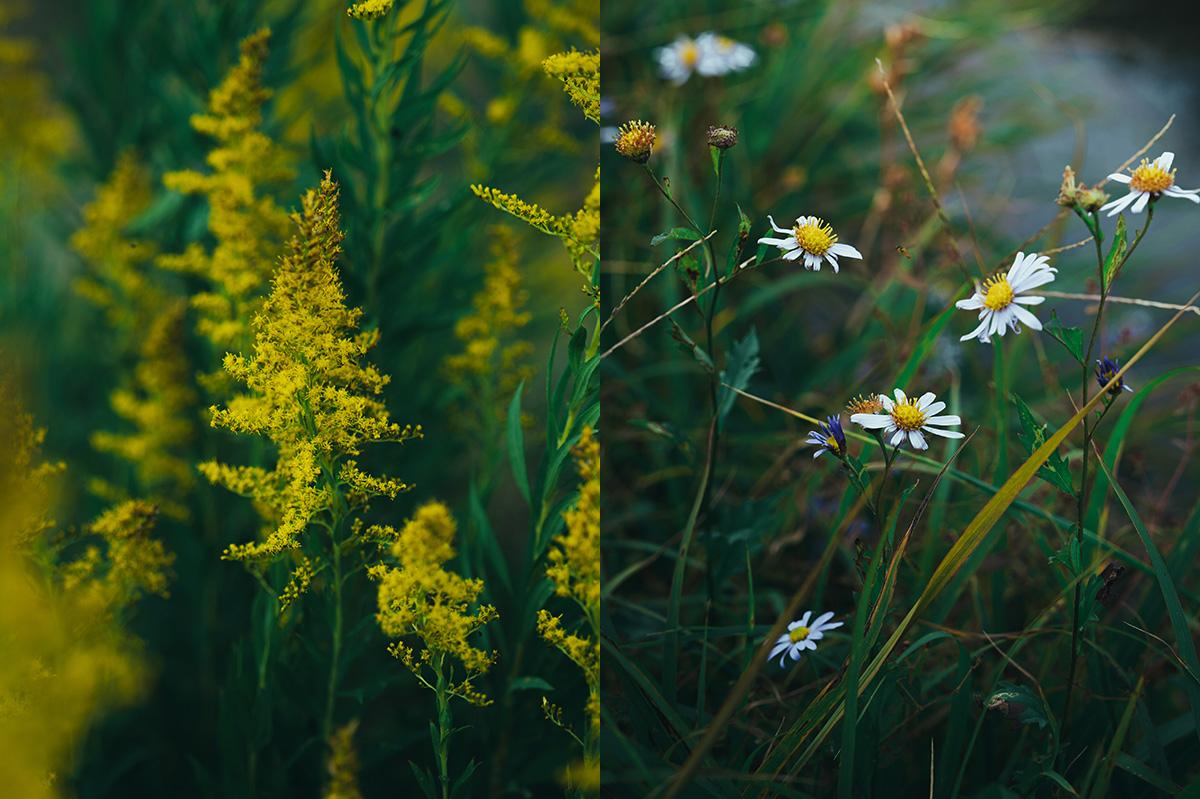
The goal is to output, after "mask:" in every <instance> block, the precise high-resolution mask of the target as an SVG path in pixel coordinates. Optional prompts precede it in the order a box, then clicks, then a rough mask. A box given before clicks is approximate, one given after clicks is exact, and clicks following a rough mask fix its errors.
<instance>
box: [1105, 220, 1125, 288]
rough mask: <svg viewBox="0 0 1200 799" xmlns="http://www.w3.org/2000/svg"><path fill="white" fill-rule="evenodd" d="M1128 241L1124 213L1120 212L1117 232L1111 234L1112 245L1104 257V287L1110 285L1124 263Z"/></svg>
mask: <svg viewBox="0 0 1200 799" xmlns="http://www.w3.org/2000/svg"><path fill="white" fill-rule="evenodd" d="M1127 241H1128V231H1127V230H1126V229H1125V215H1124V214H1122V215H1121V216H1120V217H1118V218H1117V232H1116V233H1115V234H1114V236H1113V243H1112V246H1111V247H1109V248H1108V255H1107V256H1105V258H1104V272H1103V274H1104V289H1105V290H1106V291H1107V290H1108V287H1109V286H1111V285H1112V282H1113V279H1114V278H1116V276H1117V272H1119V271H1120V270H1121V266H1122V265H1123V264H1124V263H1125V251H1126V249H1127V248H1126V243H1127Z"/></svg>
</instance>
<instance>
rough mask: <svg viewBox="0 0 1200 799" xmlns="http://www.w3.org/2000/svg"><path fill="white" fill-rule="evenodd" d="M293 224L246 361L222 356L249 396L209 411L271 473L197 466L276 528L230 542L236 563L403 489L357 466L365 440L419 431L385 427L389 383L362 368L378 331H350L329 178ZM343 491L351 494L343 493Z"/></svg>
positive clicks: (334, 192)
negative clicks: (265, 449) (261, 455)
mask: <svg viewBox="0 0 1200 799" xmlns="http://www.w3.org/2000/svg"><path fill="white" fill-rule="evenodd" d="M292 218H293V220H294V222H295V223H296V225H297V227H298V228H299V230H298V233H297V235H296V236H294V237H293V238H292V240H291V243H290V245H289V252H288V254H287V255H286V256H285V257H284V258H283V260H282V261H281V262H280V263H279V267H278V269H277V270H276V272H275V277H274V281H273V284H272V290H271V294H270V296H269V297H268V298H267V299H266V301H265V302H264V303H263V306H262V311H261V312H260V313H259V314H258V315H257V316H256V317H255V319H254V324H253V329H252V332H253V334H254V348H253V354H252V355H250V356H241V355H233V354H228V355H226V357H225V370H226V372H228V374H229V375H230V376H232V377H233V378H234V379H235V380H237V381H238V382H240V383H242V384H244V385H245V386H246V387H247V388H248V389H249V392H248V393H246V394H242V395H240V396H236V397H234V398H232V399H231V400H230V401H229V402H228V404H227V405H226V406H225V407H223V408H222V407H215V406H214V407H213V408H212V411H211V413H212V424H213V426H214V427H223V428H226V429H228V430H231V431H233V432H235V433H244V434H250V435H260V436H264V437H266V438H267V439H269V440H270V441H271V442H272V443H273V444H274V445H275V447H276V449H277V452H278V456H277V459H276V463H275V467H274V468H273V469H271V470H266V469H262V468H257V467H239V466H230V465H226V464H220V463H216V462H211V461H210V462H207V463H203V464H201V465H200V469H201V471H202V472H203V473H204V474H205V476H206V477H208V478H209V479H210V480H212V481H213V482H215V483H218V484H221V485H224V486H225V487H226V488H228V489H230V490H231V491H234V492H237V493H239V494H243V495H245V496H249V497H251V498H253V499H254V500H255V501H256V502H257V503H258V505H259V507H260V508H262V509H263V510H264V511H265V515H266V517H267V518H268V520H269V521H270V522H271V523H272V524H273V529H269V530H268V531H267V535H266V537H265V539H264V540H262V541H255V542H252V543H247V544H233V545H231V546H230V547H229V548H228V549H227V550H226V551H225V553H224V555H223V557H225V558H228V559H233V560H267V559H272V558H275V557H277V556H278V555H280V554H281V553H283V552H285V551H287V550H290V549H297V548H299V547H300V546H301V541H300V536H301V534H302V533H304V531H305V530H306V529H307V528H308V526H309V524H310V523H311V522H312V520H313V518H314V517H315V516H317V515H318V514H320V513H322V512H326V511H328V512H329V513H330V514H331V515H333V516H335V517H339V518H340V517H343V516H345V514H346V513H347V512H348V511H349V510H353V508H343V507H340V505H341V503H342V502H343V501H345V500H349V501H350V502H351V503H353V504H355V505H357V504H361V503H362V502H365V500H366V497H368V496H374V495H379V494H384V495H387V496H395V494H396V493H397V492H399V491H403V490H405V489H406V488H407V487H408V486H406V485H405V484H404V483H402V482H399V481H396V480H391V479H386V478H375V477H371V476H369V475H365V474H364V473H362V472H361V471H359V470H358V467H357V465H356V463H355V461H354V458H356V457H357V456H358V455H359V454H360V453H361V451H362V448H363V446H364V445H366V444H369V443H372V442H377V441H397V442H399V441H405V440H408V439H411V438H415V437H418V436H420V435H421V430H420V428H419V427H417V428H413V427H411V426H403V427H402V426H400V425H398V424H396V423H395V422H393V421H391V419H390V417H389V415H388V412H387V408H385V407H384V405H383V403H382V402H380V400H379V399H378V395H379V394H380V392H381V391H382V390H383V387H384V386H385V385H386V384H387V382H388V377H387V376H386V375H384V374H382V373H380V372H379V370H377V369H376V368H375V367H374V366H372V365H370V364H364V363H363V362H362V359H363V357H364V356H365V355H366V353H367V352H368V350H370V348H371V347H372V346H373V345H374V344H375V342H376V340H377V339H378V334H377V333H376V332H374V331H371V332H358V331H357V327H358V322H359V319H360V318H361V316H362V311H361V310H359V309H357V308H348V307H346V298H345V293H344V291H343V289H342V284H341V281H340V279H339V277H338V273H337V269H336V266H335V264H336V262H337V258H338V255H339V254H340V253H341V242H342V231H341V229H340V227H339V219H338V189H337V184H335V183H334V182H333V178H332V177H331V176H330V174H329V173H328V172H326V173H325V178H324V180H322V181H321V185H320V188H319V189H318V190H311V189H310V190H309V191H308V192H307V193H306V194H305V195H304V198H303V213H302V214H294V215H293V217H292ZM343 483H349V487H350V491H349V492H348V494H345V495H344V494H343V493H342V491H343V488H344V486H343ZM336 520H337V519H335V521H336ZM334 526H336V525H334Z"/></svg>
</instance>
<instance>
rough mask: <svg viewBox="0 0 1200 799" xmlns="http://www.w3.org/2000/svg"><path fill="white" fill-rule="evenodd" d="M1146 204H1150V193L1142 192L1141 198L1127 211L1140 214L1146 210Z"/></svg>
mask: <svg viewBox="0 0 1200 799" xmlns="http://www.w3.org/2000/svg"><path fill="white" fill-rule="evenodd" d="M1148 202H1150V192H1148V191H1144V192H1142V196H1141V197H1138V198H1137V202H1135V203H1134V204H1133V207H1132V208H1130V209H1129V210H1130V211H1132V212H1133V213H1135V214H1140V213H1141V212H1142V211H1145V210H1146V204H1147V203H1148Z"/></svg>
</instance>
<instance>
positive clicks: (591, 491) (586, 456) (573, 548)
mask: <svg viewBox="0 0 1200 799" xmlns="http://www.w3.org/2000/svg"><path fill="white" fill-rule="evenodd" d="M573 452H574V455H575V468H576V470H577V472H578V474H579V501H578V502H576V503H575V506H574V507H573V508H571V509H569V510H567V511H566V512H564V513H563V519H564V521H565V522H566V525H567V529H566V532H564V533H563V534H562V535H560V536H558V537H557V538H556V539H554V544H553V546H552V547H551V549H550V554H549V559H550V565H549V566H547V567H546V576H547V577H549V578H550V580H551V582H553V583H554V587H555V593H557V594H558V595H559V596H563V597H569V598H571V599H573V600H575V602H576V603H577V604H578V605H579V607H580V608H582V609H583V611H584V612H585V613H587V614H589V615H593V614H598V613H599V608H600V444H599V442H597V441H596V439H595V437H594V436H593V435H592V429H591V428H590V427H585V428H584V429H583V434H582V435H580V437H579V443H578V444H576V445H575V448H574V450H573Z"/></svg>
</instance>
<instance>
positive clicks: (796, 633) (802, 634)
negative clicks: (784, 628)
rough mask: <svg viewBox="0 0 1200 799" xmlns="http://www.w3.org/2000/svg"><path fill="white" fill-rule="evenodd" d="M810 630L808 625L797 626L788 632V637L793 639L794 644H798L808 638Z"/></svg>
mask: <svg viewBox="0 0 1200 799" xmlns="http://www.w3.org/2000/svg"><path fill="white" fill-rule="evenodd" d="M810 632H812V630H810V629H808V628H807V627H797V628H796V629H794V630H792V631H791V632H789V633H788V638H790V639H791V641H792V643H793V644H798V643H800V642H801V641H803V640H804V639H805V638H808V634H809V633H810Z"/></svg>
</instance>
